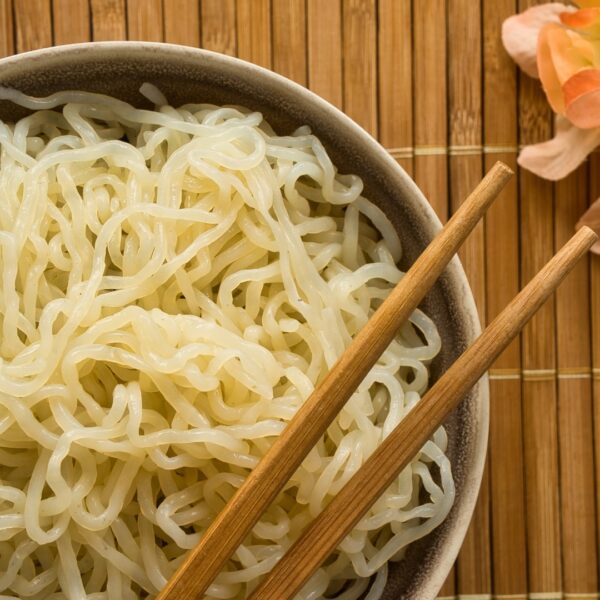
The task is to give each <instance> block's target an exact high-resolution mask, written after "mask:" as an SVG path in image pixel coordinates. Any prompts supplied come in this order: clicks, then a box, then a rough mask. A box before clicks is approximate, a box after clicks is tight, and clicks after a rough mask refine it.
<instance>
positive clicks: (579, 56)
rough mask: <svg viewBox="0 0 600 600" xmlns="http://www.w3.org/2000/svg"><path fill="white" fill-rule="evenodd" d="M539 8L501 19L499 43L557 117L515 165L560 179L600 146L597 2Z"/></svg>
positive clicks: (585, 0) (589, 0)
mask: <svg viewBox="0 0 600 600" xmlns="http://www.w3.org/2000/svg"><path fill="white" fill-rule="evenodd" d="M577 4H578V7H576V6H567V5H565V4H561V3H558V2H554V3H550V4H541V5H539V6H534V7H532V8H529V9H528V10H526V11H524V12H523V13H521V14H519V15H514V16H513V17H510V18H509V19H507V20H506V21H505V22H504V24H503V27H502V40H503V43H504V46H505V48H506V49H507V51H508V53H509V54H510V55H511V56H512V57H513V58H514V60H515V61H516V62H517V63H518V64H519V66H521V68H522V69H523V70H524V71H525V72H526V73H527V74H528V75H530V76H531V77H539V78H540V80H541V82H542V86H543V88H544V91H545V92H546V96H547V97H548V101H549V102H550V105H551V106H552V108H553V110H554V111H555V112H556V113H557V121H556V135H555V137H554V138H553V139H552V140H550V141H548V142H542V143H541V144H534V145H531V146H527V147H525V148H524V150H523V151H522V152H521V154H520V156H519V164H520V165H521V166H522V167H524V168H526V169H528V170H530V171H532V172H533V173H535V174H537V175H539V176H540V177H544V178H546V179H551V180H557V179H562V178H563V177H565V176H566V175H568V174H569V173H571V172H572V171H573V170H574V169H576V168H577V167H578V166H579V165H580V164H581V163H582V162H583V161H584V160H585V158H586V157H587V155H588V154H589V153H590V152H591V151H592V150H594V148H595V147H596V146H598V145H599V144H600V0H579V1H578V2H577Z"/></svg>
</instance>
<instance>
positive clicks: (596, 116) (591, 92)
mask: <svg viewBox="0 0 600 600" xmlns="http://www.w3.org/2000/svg"><path fill="white" fill-rule="evenodd" d="M563 95H564V99H565V104H566V107H567V108H566V111H565V116H566V117H567V119H569V121H571V123H573V125H575V126H576V127H579V128H580V129H591V128H592V127H600V69H587V70H585V71H580V72H579V73H576V74H575V75H573V77H571V78H570V79H569V80H568V81H567V82H566V83H565V85H564V86H563Z"/></svg>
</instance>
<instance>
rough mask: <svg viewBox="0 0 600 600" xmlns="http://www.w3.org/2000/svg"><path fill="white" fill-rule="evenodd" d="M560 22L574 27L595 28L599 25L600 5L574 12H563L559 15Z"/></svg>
mask: <svg viewBox="0 0 600 600" xmlns="http://www.w3.org/2000/svg"><path fill="white" fill-rule="evenodd" d="M560 20H561V22H562V23H563V24H564V25H566V26H567V27H573V28H575V29H595V28H597V27H600V6H599V7H597V8H596V7H595V8H583V9H581V10H578V11H576V12H565V13H561V15H560Z"/></svg>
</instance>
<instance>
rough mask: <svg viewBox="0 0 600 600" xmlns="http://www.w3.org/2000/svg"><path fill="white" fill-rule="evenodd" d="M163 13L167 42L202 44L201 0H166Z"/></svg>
mask: <svg viewBox="0 0 600 600" xmlns="http://www.w3.org/2000/svg"><path fill="white" fill-rule="evenodd" d="M163 13H164V14H163V17H164V26H165V42H169V43H171V44H183V45H185V46H193V47H195V48H197V47H198V46H200V3H199V0H166V2H165V3H164V5H163Z"/></svg>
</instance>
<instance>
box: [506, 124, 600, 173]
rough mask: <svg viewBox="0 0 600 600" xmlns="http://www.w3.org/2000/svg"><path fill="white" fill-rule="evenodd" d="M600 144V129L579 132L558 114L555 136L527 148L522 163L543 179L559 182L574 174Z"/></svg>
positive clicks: (524, 150)
mask: <svg viewBox="0 0 600 600" xmlns="http://www.w3.org/2000/svg"><path fill="white" fill-rule="evenodd" d="M599 144H600V129H579V128H577V127H575V126H574V125H572V124H571V123H570V122H569V121H568V119H565V118H564V117H561V116H560V115H557V117H556V131H555V135H554V137H553V138H552V139H551V140H548V141H547V142H542V143H541V144H534V145H533V146H526V147H525V148H523V150H522V151H521V154H520V155H519V160H518V163H519V165H521V166H522V167H523V168H524V169H527V170H528V171H531V172H532V173H535V174H536V175H538V176H539V177H543V178H544V179H550V180H552V181H556V180H557V179H562V178H563V177H566V176H567V175H568V174H569V173H571V171H574V170H575V169H576V168H577V167H578V166H579V165H580V164H581V163H582V162H583V161H584V160H585V158H586V157H587V155H588V154H589V153H590V152H591V151H592V150H593V149H594V148H595V147H596V146H598V145H599Z"/></svg>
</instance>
